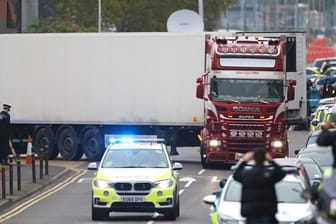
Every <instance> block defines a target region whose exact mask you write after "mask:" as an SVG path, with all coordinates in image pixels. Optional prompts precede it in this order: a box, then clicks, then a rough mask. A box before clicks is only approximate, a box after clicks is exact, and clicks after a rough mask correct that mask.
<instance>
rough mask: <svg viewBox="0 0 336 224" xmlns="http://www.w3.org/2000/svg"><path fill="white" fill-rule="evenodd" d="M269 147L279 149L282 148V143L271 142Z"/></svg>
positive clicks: (277, 141)
mask: <svg viewBox="0 0 336 224" xmlns="http://www.w3.org/2000/svg"><path fill="white" fill-rule="evenodd" d="M271 145H272V147H274V148H281V147H283V143H282V141H279V140H276V141H273V142H272V143H271Z"/></svg>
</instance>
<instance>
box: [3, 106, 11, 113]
mask: <svg viewBox="0 0 336 224" xmlns="http://www.w3.org/2000/svg"><path fill="white" fill-rule="evenodd" d="M2 106H3V110H4V111H6V112H9V111H10V109H11V105H8V104H3V105H2Z"/></svg>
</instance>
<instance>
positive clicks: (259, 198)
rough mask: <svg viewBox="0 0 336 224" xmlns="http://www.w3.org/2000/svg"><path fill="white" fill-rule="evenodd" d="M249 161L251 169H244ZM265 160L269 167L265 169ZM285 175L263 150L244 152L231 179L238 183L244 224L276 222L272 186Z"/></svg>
mask: <svg viewBox="0 0 336 224" xmlns="http://www.w3.org/2000/svg"><path fill="white" fill-rule="evenodd" d="M251 160H254V161H255V164H253V165H252V166H251V167H246V165H247V163H248V162H250V161H251ZM265 161H268V162H269V163H270V166H265ZM285 175H286V173H285V172H284V171H283V170H282V169H281V167H280V166H279V165H278V164H277V163H276V162H274V161H273V159H272V156H271V155H270V154H269V153H265V151H264V150H263V149H256V150H255V151H254V152H247V153H245V155H244V156H243V159H242V161H240V163H239V164H238V166H237V169H236V170H235V172H234V174H233V178H234V179H235V180H236V181H238V182H240V183H241V184H242V198H241V215H242V216H243V217H245V218H246V223H247V224H254V223H255V224H273V223H278V221H277V219H276V217H275V214H276V213H277V210H278V208H277V206H278V201H277V196H276V192H275V187H274V185H275V184H276V183H277V182H279V181H281V180H282V179H283V178H284V177H285Z"/></svg>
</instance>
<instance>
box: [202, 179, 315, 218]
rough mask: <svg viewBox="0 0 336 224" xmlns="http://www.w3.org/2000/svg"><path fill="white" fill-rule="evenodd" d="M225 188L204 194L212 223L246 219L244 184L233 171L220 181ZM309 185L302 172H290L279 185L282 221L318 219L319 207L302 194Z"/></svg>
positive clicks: (277, 216)
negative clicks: (244, 211) (236, 179)
mask: <svg viewBox="0 0 336 224" xmlns="http://www.w3.org/2000/svg"><path fill="white" fill-rule="evenodd" d="M220 187H221V190H220V192H216V193H214V194H212V195H207V196H205V197H204V198H203V202H204V203H206V204H208V205H210V222H211V223H212V224H224V223H228V224H229V223H236V224H239V223H245V218H244V217H242V216H241V214H240V207H241V203H240V200H241V191H242V185H241V184H240V183H239V182H237V181H235V180H234V179H233V176H232V175H230V176H229V178H228V179H227V180H222V181H221V182H220ZM307 187H308V186H306V185H305V183H304V182H303V181H302V179H301V178H300V176H299V175H297V174H295V173H288V174H287V175H286V176H285V177H284V178H283V179H282V180H281V181H280V182H278V183H277V184H276V185H275V189H276V194H277V199H278V212H277V214H276V218H277V220H278V221H279V223H314V222H315V218H314V217H315V216H316V212H317V211H316V207H315V206H314V204H313V203H312V202H311V201H310V200H308V199H306V198H304V197H303V196H302V195H303V194H304V193H305V192H306V191H307V189H308V188H307Z"/></svg>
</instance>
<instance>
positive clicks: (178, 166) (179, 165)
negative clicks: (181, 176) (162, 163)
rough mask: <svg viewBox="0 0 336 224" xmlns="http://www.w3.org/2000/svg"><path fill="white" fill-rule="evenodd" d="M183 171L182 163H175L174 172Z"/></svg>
mask: <svg viewBox="0 0 336 224" xmlns="http://www.w3.org/2000/svg"><path fill="white" fill-rule="evenodd" d="M182 169H183V166H182V164H181V163H178V162H174V163H173V170H182Z"/></svg>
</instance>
